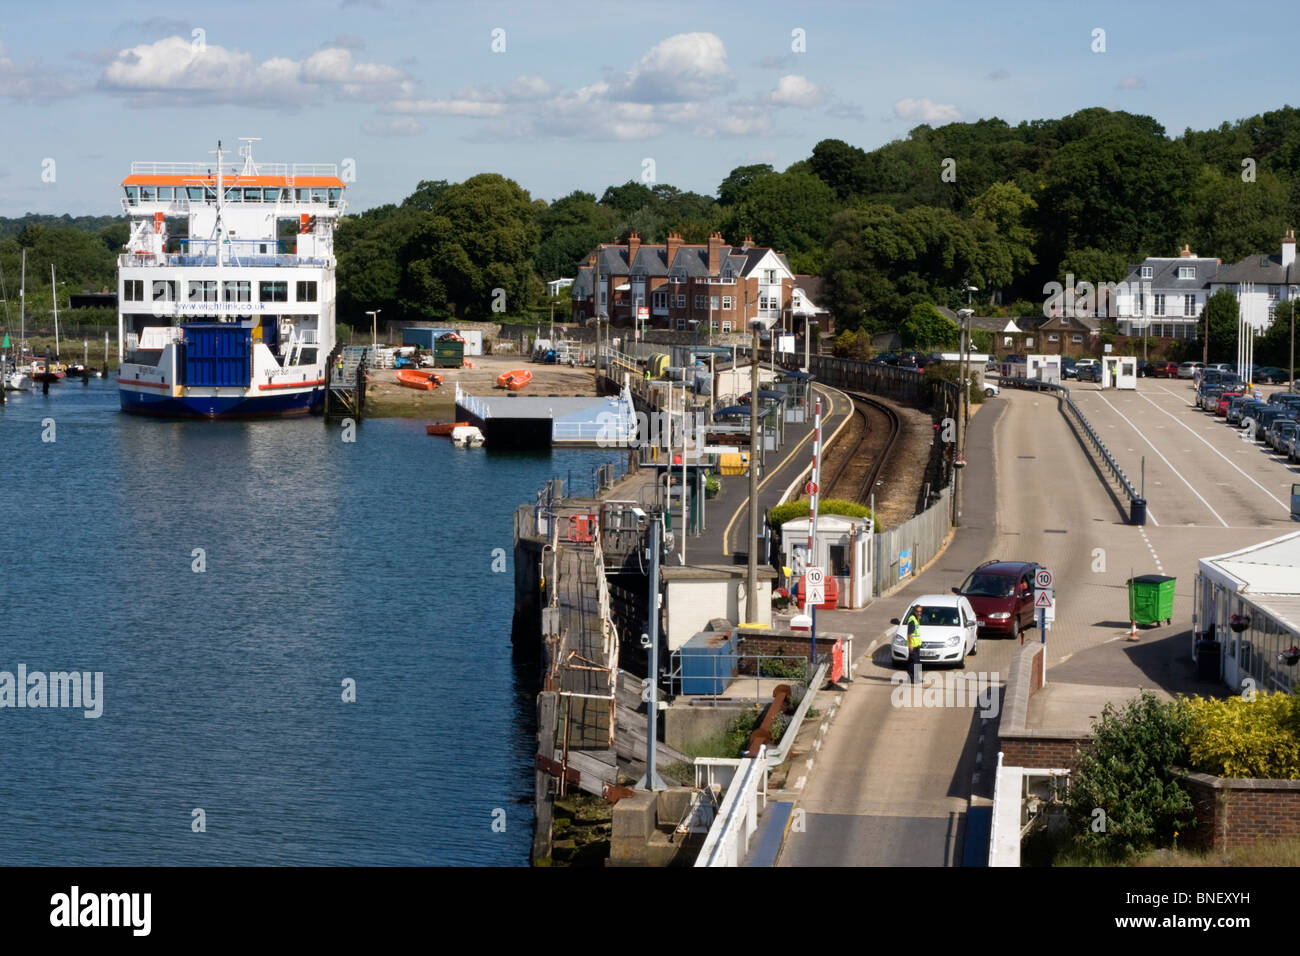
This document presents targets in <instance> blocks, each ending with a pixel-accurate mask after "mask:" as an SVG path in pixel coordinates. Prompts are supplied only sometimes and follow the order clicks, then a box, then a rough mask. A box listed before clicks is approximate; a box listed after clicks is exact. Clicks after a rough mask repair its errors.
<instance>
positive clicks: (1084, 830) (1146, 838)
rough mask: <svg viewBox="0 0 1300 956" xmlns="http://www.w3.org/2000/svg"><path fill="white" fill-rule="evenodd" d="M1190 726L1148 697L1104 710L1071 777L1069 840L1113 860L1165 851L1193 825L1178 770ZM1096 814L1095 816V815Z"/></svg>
mask: <svg viewBox="0 0 1300 956" xmlns="http://www.w3.org/2000/svg"><path fill="white" fill-rule="evenodd" d="M1190 726H1191V724H1190V720H1189V717H1188V715H1187V714H1186V712H1185V711H1184V710H1183V708H1181V707H1179V706H1178V705H1177V704H1173V703H1165V702H1161V701H1160V700H1158V699H1157V698H1156V696H1155V694H1153V693H1151V692H1150V691H1143V692H1142V694H1141V696H1140V697H1136V698H1134V699H1132V700H1130V701H1129V702H1128V703H1127V704H1125V705H1124V706H1123V708H1119V709H1117V708H1116V707H1115V706H1114V705H1113V704H1107V705H1106V707H1105V709H1104V710H1103V711H1102V715H1101V720H1100V721H1098V722H1097V723H1096V724H1094V725H1093V733H1092V745H1091V747H1090V748H1088V749H1086V750H1080V751H1079V752H1078V755H1077V758H1076V764H1075V766H1076V770H1075V772H1074V773H1073V774H1071V776H1070V789H1069V798H1068V802H1069V817H1070V829H1071V832H1072V834H1073V838H1074V841H1075V842H1076V844H1079V845H1081V846H1083V847H1085V848H1087V849H1089V850H1091V851H1093V852H1096V853H1099V854H1101V855H1103V856H1108V857H1111V858H1122V857H1123V856H1125V855H1127V854H1130V853H1135V852H1140V851H1142V850H1146V849H1149V848H1151V847H1164V846H1169V845H1170V844H1171V843H1172V842H1173V839H1174V834H1175V833H1178V832H1182V831H1185V830H1187V829H1188V828H1189V827H1191V826H1193V825H1194V824H1195V819H1196V818H1195V814H1194V812H1193V808H1192V798H1191V797H1190V796H1188V794H1187V791H1186V790H1184V789H1183V788H1182V786H1181V785H1180V784H1179V781H1178V778H1177V776H1176V775H1175V773H1174V769H1173V768H1174V767H1175V765H1179V764H1183V763H1185V762H1186V759H1187V746H1186V743H1185V741H1186V739H1187V736H1188V731H1189V729H1190ZM1098 811H1100V814H1099V813H1098Z"/></svg>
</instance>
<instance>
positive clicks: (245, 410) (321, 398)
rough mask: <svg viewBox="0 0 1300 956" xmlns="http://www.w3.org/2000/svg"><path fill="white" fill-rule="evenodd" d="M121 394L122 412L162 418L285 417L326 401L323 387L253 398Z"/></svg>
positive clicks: (311, 408)
mask: <svg viewBox="0 0 1300 956" xmlns="http://www.w3.org/2000/svg"><path fill="white" fill-rule="evenodd" d="M118 395H119V396H121V402H122V411H124V412H130V413H132V414H135V415H152V416H156V417H159V418H208V419H218V418H282V417H286V416H290V415H307V414H309V413H311V412H318V411H320V410H321V408H322V407H323V406H324V403H325V390H324V389H323V388H316V389H312V390H311V391H309V392H294V393H291V394H288V395H283V394H280V395H267V396H260V395H259V396H256V397H253V398H248V397H246V396H242V395H240V396H234V397H231V398H218V397H213V396H197V397H194V398H172V397H171V396H166V395H145V394H142V393H140V392H132V391H126V390H120V391H119V392H118Z"/></svg>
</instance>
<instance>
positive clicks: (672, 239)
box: [664, 232, 682, 269]
mask: <svg viewBox="0 0 1300 956" xmlns="http://www.w3.org/2000/svg"><path fill="white" fill-rule="evenodd" d="M681 245H682V237H681V235H680V234H678V233H675V232H670V233H668V261H667V262H665V263H664V265H666V266H667V267H668V268H669V269H671V268H672V267H673V256H675V255H677V250H678V249H680V248H681Z"/></svg>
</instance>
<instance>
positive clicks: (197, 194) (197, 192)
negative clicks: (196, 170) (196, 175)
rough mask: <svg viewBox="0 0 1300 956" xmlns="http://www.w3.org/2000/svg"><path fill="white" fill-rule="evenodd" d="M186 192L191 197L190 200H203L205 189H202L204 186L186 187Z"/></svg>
mask: <svg viewBox="0 0 1300 956" xmlns="http://www.w3.org/2000/svg"><path fill="white" fill-rule="evenodd" d="M185 192H186V193H187V194H188V195H189V197H190V199H202V198H203V187H202V186H186V187H185Z"/></svg>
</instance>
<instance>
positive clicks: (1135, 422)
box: [778, 382, 1294, 866]
mask: <svg viewBox="0 0 1300 956" xmlns="http://www.w3.org/2000/svg"><path fill="white" fill-rule="evenodd" d="M1073 391H1076V390H1072V392H1073ZM1077 391H1079V392H1081V393H1084V392H1087V391H1088V390H1087V389H1086V388H1085V387H1080V388H1079V389H1077ZM1078 397H1079V398H1080V399H1081V401H1080V404H1081V405H1083V406H1085V407H1086V411H1087V414H1088V415H1089V416H1090V418H1092V420H1093V423H1094V425H1096V426H1098V428H1099V430H1102V434H1103V437H1104V438H1105V440H1106V441H1107V442H1108V444H1109V445H1110V446H1111V447H1112V449H1115V450H1116V453H1117V454H1118V455H1122V456H1124V457H1125V458H1131V459H1133V460H1132V461H1127V460H1126V461H1123V466H1124V468H1125V470H1126V471H1127V472H1128V473H1129V474H1131V475H1136V474H1137V473H1138V467H1137V465H1138V461H1137V459H1138V457H1140V454H1146V455H1147V456H1148V458H1147V466H1148V470H1147V480H1148V487H1147V498H1148V500H1149V502H1150V504H1151V508H1152V513H1153V515H1155V516H1157V517H1158V518H1159V521H1160V523H1159V524H1156V523H1155V522H1152V523H1149V524H1148V525H1147V526H1146V527H1143V528H1138V527H1135V526H1131V525H1128V524H1127V523H1126V522H1125V515H1126V511H1127V501H1125V500H1122V499H1120V498H1118V497H1117V496H1116V494H1115V492H1114V491H1113V486H1112V485H1109V484H1108V483H1106V482H1105V481H1103V480H1102V479H1101V477H1100V476H1099V475H1098V473H1097V471H1096V470H1095V468H1094V466H1093V465H1092V463H1091V461H1090V460H1089V458H1088V456H1087V455H1086V454H1085V452H1084V451H1083V449H1082V447H1081V446H1080V444H1079V442H1078V440H1077V439H1076V438H1075V436H1074V433H1073V432H1072V431H1071V430H1070V428H1069V427H1068V425H1067V424H1066V422H1065V420H1064V418H1063V417H1062V415H1061V413H1060V411H1059V410H1058V407H1057V401H1056V399H1055V398H1054V397H1052V396H1049V395H1048V394H1045V393H1037V392H1019V391H1007V392H1003V396H1002V397H1001V398H999V399H995V400H992V401H990V402H989V403H987V404H986V406H985V407H984V409H983V410H982V411H981V412H980V414H978V415H977V416H975V417H974V418H973V419H972V422H971V429H970V433H969V436H968V447H967V457H968V459H969V460H970V465H968V466H967V468H966V469H965V471H964V475H963V481H964V488H963V495H962V497H963V514H962V516H961V524H960V527H959V528H958V529H957V530H956V531H955V532H954V535H953V537H952V539H951V541H950V543H949V546H948V548H947V550H946V551H945V552H944V553H943V554H942V555H940V557H939V558H938V559H936V560H935V561H934V562H932V564H931V565H930V566H929V567H927V568H925V569H923V570H922V572H921V573H920V574H919V575H918V576H917V577H916V578H915V579H914V580H913V581H912V582H911V584H909V585H908V586H906V587H905V588H903V589H902V590H900V591H897V592H895V593H894V594H891V595H887V596H885V597H883V598H880V599H877V600H876V601H875V603H873V604H872V605H871V606H870V607H868V608H866V609H864V610H862V611H852V612H851V611H834V612H823V614H821V615H819V620H818V623H819V624H824V626H825V627H826V628H827V629H828V630H841V631H851V632H852V633H854V635H855V637H856V641H857V647H858V648H860V649H861V651H865V653H863V654H862V657H861V658H860V660H859V662H858V668H859V669H858V671H857V674H856V677H855V679H854V681H853V682H852V684H850V685H847V689H846V690H844V691H843V692H841V693H842V696H841V700H840V702H839V706H838V707H837V708H835V716H834V720H833V721H832V723H831V724H830V727H829V729H828V730H827V732H826V733H825V736H824V739H823V740H822V745H821V747H820V749H819V750H818V751H817V752H816V753H815V755H814V758H815V759H813V760H812V761H811V763H812V766H811V769H806V770H805V772H803V773H802V783H803V786H802V787H801V788H799V789H797V790H795V791H793V792H791V793H790V794H787V795H785V798H791V797H792V798H794V799H795V800H796V801H797V807H798V809H800V810H802V811H803V814H802V815H800V814H796V815H795V817H794V821H793V824H792V826H791V827H790V832H789V833H788V834H787V839H786V842H785V846H784V847H783V849H782V853H781V856H780V859H779V861H778V864H779V865H783V866H816V865H821V866H828V865H829V866H956V865H961V863H962V859H963V849H964V838H965V822H966V811H967V807H968V806H969V805H970V803H971V801H972V799H974V800H975V801H977V802H978V801H985V802H986V801H987V800H988V798H991V796H992V782H993V781H992V768H993V767H994V766H995V765H996V762H997V719H996V716H994V717H993V718H992V719H985V718H983V717H982V716H981V715H980V712H979V710H978V709H977V708H976V707H973V706H967V707H962V708H958V707H947V708H913V707H897V706H894V705H893V704H892V703H891V691H892V690H893V685H892V683H891V679H892V678H894V677H895V675H901V673H902V672H901V671H895V670H894V669H893V668H892V667H891V666H890V664H889V650H888V646H887V638H885V637H884V635H885V634H886V632H892V630H893V627H892V626H891V625H890V623H889V622H890V618H894V617H899V616H900V615H901V613H902V612H903V611H904V610H905V609H906V608H907V606H908V604H909V603H910V602H911V601H912V600H914V599H915V598H918V597H920V596H921V595H923V594H933V593H948V592H949V589H950V588H952V587H954V586H956V585H959V584H960V583H961V582H962V580H963V579H964V577H965V575H966V574H967V573H968V572H969V571H970V570H971V569H972V568H974V567H975V566H976V565H978V564H979V563H981V562H982V561H986V560H990V559H994V558H997V559H1004V560H1032V561H1037V562H1038V563H1040V564H1042V565H1044V566H1047V567H1050V568H1051V569H1052V570H1053V571H1054V573H1055V575H1056V587H1057V591H1056V593H1057V600H1058V612H1057V621H1056V623H1055V625H1054V626H1053V627H1052V629H1051V630H1050V631H1049V632H1048V635H1047V645H1048V661H1049V667H1051V668H1052V670H1050V671H1049V679H1051V678H1052V677H1053V676H1055V678H1056V679H1058V680H1060V679H1068V680H1071V681H1076V682H1079V683H1093V684H1107V685H1122V686H1130V687H1137V686H1148V687H1151V686H1167V685H1168V683H1169V681H1168V678H1169V677H1170V674H1171V672H1172V671H1173V670H1176V669H1177V668H1178V667H1181V666H1183V662H1182V660H1181V657H1180V658H1179V659H1178V660H1177V661H1171V660H1170V659H1169V658H1170V656H1171V655H1165V656H1164V659H1161V660H1156V659H1155V658H1157V657H1159V655H1152V654H1151V653H1142V652H1140V651H1139V649H1140V648H1144V647H1149V645H1150V644H1152V643H1153V642H1154V641H1155V640H1157V639H1159V638H1162V637H1172V636H1173V635H1179V634H1180V632H1186V633H1185V635H1182V636H1179V637H1176V638H1173V639H1171V640H1168V641H1167V642H1166V644H1167V645H1168V646H1169V647H1170V649H1171V652H1172V653H1173V654H1177V653H1178V648H1181V647H1184V646H1185V647H1186V649H1187V650H1188V651H1189V652H1190V643H1191V636H1190V628H1191V615H1192V606H1191V605H1192V601H1191V595H1192V579H1193V576H1194V574H1195V570H1196V560H1197V558H1198V557H1201V556H1205V555H1210V554H1217V553H1221V552H1224V551H1228V550H1232V549H1233V548H1237V547H1244V546H1246V545H1248V544H1251V543H1253V542H1256V541H1262V540H1267V539H1268V538H1271V537H1274V536H1276V535H1278V534H1281V533H1284V532H1285V531H1287V530H1291V529H1293V528H1294V525H1293V524H1291V522H1290V521H1289V519H1288V517H1287V515H1286V513H1285V510H1284V509H1282V508H1279V507H1278V506H1277V504H1276V501H1275V500H1274V498H1273V497H1272V495H1273V494H1276V493H1277V491H1278V489H1280V487H1281V484H1282V483H1283V482H1284V481H1285V480H1286V479H1287V478H1288V477H1289V474H1290V473H1289V471H1286V469H1284V468H1283V466H1282V465H1280V464H1278V463H1276V462H1271V463H1268V464H1267V467H1270V468H1273V469H1274V470H1276V471H1277V472H1278V473H1277V474H1272V473H1271V472H1270V473H1269V474H1268V476H1267V480H1265V479H1264V478H1260V479H1259V485H1258V486H1256V485H1253V484H1251V483H1249V482H1246V481H1244V480H1237V479H1233V478H1229V477H1226V476H1225V475H1224V474H1222V472H1224V471H1225V470H1226V471H1231V469H1228V467H1227V465H1226V464H1225V462H1224V461H1223V457H1224V456H1227V457H1228V458H1230V459H1232V460H1233V461H1234V462H1235V463H1237V464H1240V465H1242V466H1243V467H1245V468H1247V469H1248V470H1250V471H1251V473H1252V475H1254V471H1255V469H1257V468H1259V467H1263V466H1261V464H1260V462H1259V461H1256V460H1255V459H1261V460H1262V459H1263V458H1264V457H1265V456H1263V454H1262V453H1259V452H1257V451H1255V449H1253V448H1252V449H1251V450H1250V453H1249V454H1247V455H1242V454H1240V453H1239V452H1240V448H1241V445H1240V442H1238V441H1237V439H1236V438H1235V437H1233V436H1232V435H1231V434H1230V433H1229V432H1228V430H1226V429H1223V428H1222V427H1221V426H1220V427H1219V431H1218V432H1214V431H1211V429H1210V427H1209V426H1210V424H1211V423H1210V422H1209V421H1207V420H1206V419H1205V418H1204V417H1203V416H1200V417H1198V416H1197V414H1196V413H1193V412H1191V411H1190V410H1189V409H1187V407H1186V403H1185V401H1179V400H1178V399H1176V398H1175V397H1174V396H1171V395H1170V394H1169V393H1168V392H1167V391H1162V390H1159V389H1152V387H1151V386H1150V385H1149V384H1148V383H1145V382H1144V383H1143V388H1142V390H1141V392H1139V393H1137V394H1134V393H1126V394H1125V395H1124V396H1123V397H1122V399H1117V398H1116V397H1115V393H1113V392H1112V393H1111V394H1110V395H1107V396H1101V395H1096V396H1094V395H1091V394H1080V395H1079V396H1078ZM1179 397H1180V398H1181V396H1179ZM1102 398H1105V399H1106V400H1107V401H1109V402H1110V403H1111V405H1117V407H1122V408H1123V410H1124V416H1125V418H1126V419H1127V420H1128V422H1129V423H1130V424H1128V425H1126V424H1125V422H1124V420H1122V419H1121V418H1119V417H1118V415H1113V414H1112V410H1111V409H1109V408H1107V406H1106V404H1105V403H1104V402H1102V401H1101V399H1102ZM1157 406H1159V407H1157ZM1094 415H1095V416H1096V417H1095V418H1094V417H1093V416H1094ZM1170 415H1173V416H1174V417H1175V418H1176V419H1177V421H1174V420H1172V419H1171V418H1170V417H1169V416H1170ZM1180 423H1185V424H1186V425H1187V426H1189V427H1190V428H1192V429H1194V430H1196V432H1197V433H1198V434H1200V435H1203V436H1204V437H1205V439H1206V441H1199V440H1195V439H1194V438H1193V437H1192V436H1191V435H1190V434H1188V432H1187V431H1186V430H1185V429H1184V428H1182V427H1181V424H1180ZM1112 426H1114V427H1112ZM1143 434H1145V435H1146V436H1148V438H1149V439H1150V441H1149V442H1148V441H1147V440H1146V439H1143V438H1141V437H1140V436H1141V435H1143ZM1211 446H1213V447H1211ZM1139 447H1141V448H1142V449H1144V450H1143V451H1142V452H1140V453H1138V452H1136V451H1135V452H1132V453H1131V452H1129V451H1128V449H1129V448H1133V449H1135V450H1136V449H1138V448H1139ZM1157 450H1158V451H1159V452H1160V453H1161V454H1163V455H1164V456H1165V457H1166V458H1167V459H1168V462H1169V464H1168V465H1167V466H1166V465H1165V464H1163V463H1161V462H1160V459H1159V457H1158V456H1157V455H1156V454H1155V451H1157ZM1153 461H1155V462H1156V463H1157V464H1160V466H1161V468H1162V469H1164V470H1166V471H1168V472H1169V473H1168V474H1165V473H1164V471H1156V470H1155V469H1153V466H1152V463H1153ZM1175 471H1176V472H1177V473H1178V474H1177V475H1175V474H1174V472H1175ZM1284 471H1285V472H1286V473H1283V472H1284ZM1179 476H1181V477H1179ZM1156 482H1159V484H1156ZM1223 483H1228V486H1227V487H1225V486H1224V484H1223ZM1274 486H1277V487H1276V488H1275V487H1274ZM1202 499H1203V501H1202ZM1197 508H1199V509H1200V510H1199V512H1198V511H1197V510H1196V509H1197ZM1214 512H1217V513H1219V514H1220V515H1224V516H1225V520H1224V521H1219V520H1216V519H1215V518H1214V517H1213V513H1214ZM1166 515H1168V516H1169V517H1168V519H1167V518H1166ZM1175 517H1176V518H1177V522H1178V523H1175V520H1174V519H1175ZM1197 521H1199V522H1200V523H1199V524H1197V523H1193V522H1197ZM1225 525H1227V527H1225ZM1157 571H1158V572H1162V573H1166V574H1172V575H1175V576H1177V577H1178V585H1177V588H1178V590H1177V598H1176V601H1175V616H1174V624H1173V626H1172V627H1165V628H1163V629H1162V630H1161V631H1160V632H1158V633H1153V634H1150V635H1149V636H1146V637H1144V639H1143V641H1141V642H1139V643H1137V644H1130V643H1127V642H1125V641H1123V640H1122V639H1123V637H1124V636H1126V634H1127V630H1128V603H1127V587H1126V581H1127V580H1128V578H1129V577H1130V575H1131V574H1134V573H1136V574H1143V573H1148V572H1157ZM1183 637H1185V640H1184V639H1183ZM1040 639H1041V635H1040V633H1039V632H1038V631H1037V630H1032V631H1028V632H1026V635H1025V640H1027V641H1037V640H1040ZM1011 654H1012V646H1011V642H1010V641H1009V640H1006V639H989V638H985V639H982V640H981V641H980V642H979V651H978V654H977V655H976V656H975V657H972V658H971V659H970V660H969V661H968V662H967V672H968V673H969V672H977V673H983V674H986V675H987V677H988V678H989V679H990V680H992V681H993V682H994V683H1003V682H1005V679H1006V675H1007V673H1008V671H1009V665H1010V660H1011ZM1182 656H1186V655H1182ZM799 777H800V774H793V773H792V774H791V778H792V780H794V781H795V785H796V786H797V785H798V782H800V780H799ZM976 855H977V856H978V854H976Z"/></svg>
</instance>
